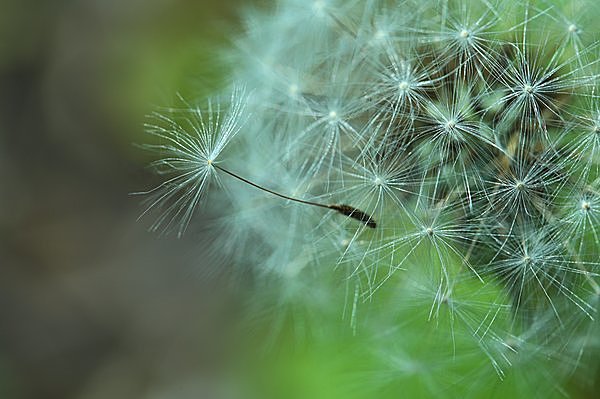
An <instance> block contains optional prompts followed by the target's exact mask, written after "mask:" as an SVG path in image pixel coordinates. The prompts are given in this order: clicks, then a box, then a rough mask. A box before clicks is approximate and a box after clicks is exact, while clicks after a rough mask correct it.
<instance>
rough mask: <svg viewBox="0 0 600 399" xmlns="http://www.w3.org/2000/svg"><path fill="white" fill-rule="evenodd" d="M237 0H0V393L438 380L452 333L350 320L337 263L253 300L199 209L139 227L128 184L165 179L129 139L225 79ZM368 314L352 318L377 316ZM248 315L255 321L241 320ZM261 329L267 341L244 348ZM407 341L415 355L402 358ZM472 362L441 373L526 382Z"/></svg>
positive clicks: (195, 390) (236, 393)
mask: <svg viewBox="0 0 600 399" xmlns="http://www.w3.org/2000/svg"><path fill="white" fill-rule="evenodd" d="M248 4H249V2H248V1H245V2H244V1H242V0H220V1H219V0H126V1H123V0H121V1H118V0H48V1H35V0H0V39H1V40H0V87H1V90H0V98H1V106H0V182H1V185H0V399H4V398H10V399H13V398H15V399H30V398H31V399H38V398H43V399H53V398H57V399H58V398H61V399H71V398H77V399H99V398H103V399H104V398H116V399H121V398H123V399H136V398H150V399H155V398H168V399H187V398H195V399H236V398H241V399H249V398H254V397H256V398H260V399H263V398H264V397H266V396H268V397H270V398H274V399H287V398H298V399H305V398H324V399H333V398H338V397H342V398H345V399H348V398H353V397H356V398H370V397H372V395H371V394H370V393H369V392H368V389H367V385H370V386H375V387H376V386H377V385H378V384H380V383H381V385H382V386H387V387H388V388H387V390H386V391H381V392H379V393H380V395H379V396H378V397H393V398H396V397H401V396H398V395H399V394H404V395H406V396H407V397H408V396H410V397H425V396H423V395H426V394H425V392H429V393H430V395H432V394H431V391H428V390H427V389H425V388H429V387H430V386H436V385H437V384H439V385H440V386H442V385H443V384H442V382H445V381H442V382H440V381H437V380H435V381H429V380H427V378H428V375H429V372H430V371H432V375H434V374H433V372H436V371H437V372H438V375H439V374H440V371H439V370H429V369H428V367H429V366H428V364H430V363H428V358H436V359H437V358H446V357H448V356H446V354H444V352H439V353H433V352H434V351H435V349H432V348H431V346H432V345H430V344H432V343H433V344H436V345H433V346H434V347H435V346H440V347H442V349H445V350H449V346H447V345H446V343H445V342H439V343H437V342H435V339H433V338H431V339H428V338H427V337H428V336H427V335H426V334H424V333H423V334H422V333H421V331H420V330H419V328H418V327H417V328H416V330H417V331H418V334H416V335H415V336H410V335H407V332H405V331H404V330H403V328H404V327H405V325H406V323H407V321H406V320H391V321H388V322H387V324H393V325H394V327H395V328H396V329H397V331H396V330H395V331H394V333H393V334H392V333H389V334H390V337H391V338H386V337H384V339H381V337H377V336H370V335H369V334H368V333H363V334H362V335H361V334H358V336H355V335H353V331H352V328H351V327H350V324H349V322H348V320H345V319H343V318H342V317H341V313H342V311H343V307H344V302H345V297H344V289H345V288H344V286H343V285H344V282H342V281H340V280H339V275H336V276H329V277H328V278H331V281H329V282H327V283H325V284H323V287H324V288H325V291H326V292H317V290H316V288H315V287H314V286H313V285H312V284H311V280H310V279H307V280H306V281H304V282H303V281H300V279H299V282H298V287H296V288H297V292H284V295H279V296H278V295H277V293H276V292H269V293H267V294H265V296H264V297H263V298H259V299H256V298H253V300H256V303H255V304H254V305H256V306H255V311H254V313H252V312H253V310H252V307H248V306H247V303H245V302H246V299H247V297H245V293H240V292H239V290H240V285H237V286H232V285H231V284H230V279H229V278H228V277H229V276H228V268H227V265H223V264H220V262H222V260H221V261H219V258H213V257H209V256H208V255H207V254H209V253H210V245H211V244H210V243H211V237H209V236H207V235H206V233H203V230H204V227H205V226H202V223H196V224H194V225H193V226H192V228H191V229H190V231H188V232H187V234H186V235H185V237H184V238H182V239H176V238H174V237H173V236H159V235H158V234H154V233H149V232H147V228H148V226H149V225H150V224H151V223H152V217H149V218H147V219H142V220H141V221H139V222H138V221H136V219H137V217H138V215H139V214H140V213H141V211H142V210H143V208H142V206H141V205H140V201H141V199H140V198H139V197H132V196H130V195H129V193H130V192H133V191H139V190H144V189H148V188H150V187H153V186H155V185H156V184H158V183H159V182H160V180H161V178H160V177H157V176H155V175H154V174H153V173H152V172H151V171H149V170H148V169H146V167H145V166H146V164H147V163H148V161H149V160H150V158H149V155H148V154H146V153H144V152H143V151H142V150H140V149H138V148H136V147H135V146H134V145H132V144H133V143H143V142H145V141H147V137H146V135H145V134H144V129H143V123H144V121H145V115H147V114H148V113H150V112H152V110H153V109H154V108H155V106H160V105H171V104H173V103H174V101H173V99H174V96H175V93H177V92H180V93H181V94H182V95H183V96H184V97H185V98H187V99H194V98H202V97H204V96H206V95H208V94H209V93H211V92H213V91H215V90H216V89H217V88H218V87H219V86H220V85H221V84H222V83H223V80H224V74H223V72H224V68H223V65H222V64H221V63H220V62H219V61H218V58H217V56H216V54H217V53H219V51H221V50H222V49H223V48H224V47H227V46H232V45H233V44H232V42H231V38H232V37H235V34H236V32H240V31H241V23H240V21H239V19H238V18H239V15H240V13H239V7H241V6H248ZM273 40H278V38H273ZM323 274H327V273H323ZM272 283H273V282H272ZM303 284H304V285H303ZM265 285H268V284H265ZM276 285H277V281H275V282H274V283H273V284H272V286H276ZM232 287H233V288H232ZM329 287H336V290H337V291H335V292H330V291H329V290H328V288H329ZM257 291H260V287H258V289H257ZM265 291H267V290H265ZM332 291H334V290H332ZM286 296H288V297H289V298H287V300H288V301H289V302H288V303H283V304H282V303H278V302H277V300H278V299H280V298H282V297H286ZM285 300H286V299H284V300H282V302H285ZM323 303H325V305H323ZM286 306H287V307H286ZM296 306H297V307H296ZM379 313H381V315H379V316H377V315H378V314H379ZM265 315H266V316H265ZM416 316H419V317H420V316H422V315H420V314H417V315H416ZM370 317H371V319H372V320H369V315H368V313H367V312H365V313H364V314H361V315H360V320H365V325H366V324H369V323H371V324H372V323H376V322H378V321H380V320H378V319H377V317H380V318H385V317H386V313H385V312H377V307H376V306H375V310H374V311H373V313H372V314H371V315H370ZM248 318H249V319H253V318H255V320H254V321H255V323H254V325H253V323H252V322H250V323H248V324H246V326H247V325H253V327H254V329H252V330H250V329H248V330H242V331H240V330H239V327H240V326H241V325H242V328H244V327H243V324H240V323H239V320H240V319H248ZM305 319H306V320H305ZM420 320H421V322H422V323H423V324H427V323H426V322H425V319H424V318H421V319H420ZM383 324H384V323H382V325H383ZM430 324H431V323H430ZM273 325H275V326H278V327H277V328H279V330H278V329H277V328H272V327H273ZM290 326H291V327H290ZM298 326H300V327H303V328H306V329H307V330H310V329H311V328H313V329H314V330H313V331H311V332H310V333H306V334H305V332H304V331H300V332H298V330H302V328H299V327H298ZM292 327H293V328H292ZM413 327H414V326H413ZM430 327H431V326H430ZM294 328H295V329H294ZM406 330H407V331H408V330H409V329H408V328H407V329H406ZM413 330H415V328H413ZM236 331H237V332H236ZM423 331H425V328H423ZM239 332H241V333H242V335H246V336H245V337H243V339H242V335H240V334H239ZM442 333H443V331H442ZM303 334H305V335H306V336H312V337H313V338H310V337H309V338H307V339H306V340H304V341H302V340H298V339H297V338H298V336H303ZM394 334H396V335H394ZM270 336H275V338H274V339H273V340H272V341H277V342H275V343H273V345H272V348H271V349H272V350H273V351H272V352H271V353H268V350H267V351H266V352H267V353H268V354H267V355H265V356H264V357H262V358H258V357H254V354H255V353H258V352H259V351H256V352H255V351H254V349H255V347H257V348H258V347H259V346H260V344H261V343H264V342H263V341H267V343H269V342H270V341H269V337H270ZM396 336H397V337H400V339H395V338H394V337H396ZM265 337H266V338H267V339H263V338H265ZM315 337H316V338H315ZM424 337H426V338H424ZM379 341H381V342H384V343H386V344H387V343H389V342H392V343H393V345H392V346H390V347H388V346H385V345H381V342H379ZM415 343H417V344H420V345H421V346H418V345H414V344H415ZM423 344H425V345H424V346H423ZM444 345H446V347H444ZM267 346H268V345H267ZM374 348H375V349H374ZM260 349H261V350H262V349H263V348H260ZM399 349H401V350H399ZM404 349H406V351H407V352H409V353H412V352H414V356H415V359H418V360H419V361H415V363H414V364H409V365H401V364H395V363H394V361H395V357H394V356H393V354H394V353H395V352H394V351H396V352H398V351H399V352H402V351H403V350H404ZM388 351H389V353H388ZM263 354H264V352H263ZM382 357H383V358H386V359H387V358H388V357H389V360H387V361H382V360H381V358H382ZM447 363H448V365H450V366H449V367H448V370H450V369H451V368H452V364H453V362H451V361H450V362H447ZM431 364H438V363H437V362H431ZM443 364H444V365H446V364H445V363H443ZM467 365H468V366H469V372H464V370H462V369H460V367H458V371H457V370H454V372H449V371H446V370H442V371H441V374H443V375H444V376H446V377H445V378H448V380H450V381H448V384H447V385H448V386H449V385H450V384H454V385H455V386H461V387H462V389H463V391H468V390H469V389H470V385H469V384H473V383H475V385H476V386H477V387H476V389H475V390H476V392H479V393H482V394H483V395H485V396H484V397H491V396H493V397H496V398H503V397H515V394H514V392H519V389H520V387H519V386H518V385H514V386H511V387H510V388H507V384H504V386H501V384H500V382H499V379H498V378H497V376H496V375H495V374H494V373H493V372H491V373H489V374H490V375H489V379H487V380H481V381H480V380H477V379H470V380H469V373H474V371H473V370H475V371H477V366H473V365H472V364H470V363H468V364H467ZM409 366H410V367H409ZM419 367H421V368H422V369H419ZM438 367H439V366H438ZM486 367H488V368H491V367H490V366H489V364H487V363H486ZM235 370H237V375H236V372H235ZM240 372H241V373H243V374H245V375H244V376H243V377H241V378H240ZM420 374H422V375H423V376H425V377H423V376H421V377H420V378H421V380H419V377H418V376H419V375H420ZM475 374H476V373H475ZM524 379H525V378H524ZM365 382H367V383H368V384H366V383H365ZM244 384H246V387H247V386H248V385H254V386H256V387H258V388H257V390H260V391H262V393H263V395H262V396H261V395H256V396H252V395H251V394H250V393H249V391H248V390H245V389H244V387H243V386H242V385H244ZM578 384H579V382H575V383H574V384H572V386H571V387H570V390H571V391H572V392H571V393H572V394H574V396H575V397H581V398H587V397H590V398H591V397H593V395H594V391H595V390H596V388H595V387H597V384H596V385H593V383H592V384H591V385H589V386H585V387H584V388H581V389H580V388H579V387H578ZM498 387H500V388H498ZM503 389H504V390H503ZM511 389H512V390H513V393H512V394H511V395H512V396H506V395H507V394H505V393H504V392H511ZM528 389H530V390H535V389H537V387H536V386H535V385H534V384H532V385H531V386H528ZM463 391H461V390H456V392H455V393H454V394H453V395H454V396H453V395H451V394H450V392H448V391H440V392H439V394H437V395H433V396H432V397H461V395H462V393H461V392H463ZM363 392H364V393H363ZM530 392H531V391H530ZM475 396H476V397H477V395H475Z"/></svg>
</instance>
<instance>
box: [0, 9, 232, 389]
mask: <svg viewBox="0 0 600 399" xmlns="http://www.w3.org/2000/svg"><path fill="white" fill-rule="evenodd" d="M237 6H238V4H236V2H235V1H233V0H218V1H214V0H202V1H197V0H189V1H186V0H127V1H122V0H51V1H39V0H0V10H1V11H0V88H1V89H0V398H11V399H13V398H14V399H29V398H31V399H34V398H35V399H40V398H44V399H52V398H57V399H58V398H61V399H68V398H81V399H91V398H117V399H118V398H129V399H134V398H220V397H231V396H232V394H231V392H228V393H224V392H223V391H224V390H231V389H232V386H231V384H230V383H227V382H223V381H222V380H223V378H224V377H223V374H224V373H223V372H222V369H223V368H222V367H221V365H222V364H224V363H226V362H227V359H228V356H229V352H230V351H229V350H228V347H229V346H230V344H231V338H230V336H229V335H228V333H227V332H228V331H230V330H231V329H230V326H231V321H232V319H234V318H235V314H236V309H237V303H238V302H237V300H236V298H235V296H234V295H233V293H232V291H231V290H227V289H224V288H223V285H222V284H221V281H224V280H225V278H224V277H223V276H222V275H220V274H215V273H211V274H210V275H208V274H207V273H206V270H208V269H214V268H215V267H216V265H210V264H207V260H206V257H205V256H203V249H202V248H203V245H202V242H203V240H204V238H205V237H204V236H203V235H202V234H201V233H199V232H194V231H191V232H190V234H188V235H186V237H185V238H183V239H176V238H174V237H170V236H166V237H159V236H158V235H157V234H153V233H149V232H148V231H147V228H148V226H149V224H150V223H151V220H149V219H148V220H146V219H143V220H141V221H139V222H138V221H136V219H137V217H138V215H139V214H140V213H141V211H142V209H143V208H142V207H141V205H140V201H141V199H140V198H139V197H132V196H130V195H129V193H130V192H133V191H139V190H144V189H148V188H150V187H152V186H153V185H155V184H156V183H157V182H158V180H157V178H156V177H155V176H153V174H152V173H151V171H149V170H147V169H146V168H145V165H146V163H147V161H148V158H147V157H148V154H145V153H144V152H143V151H142V150H140V149H138V148H136V147H135V146H134V145H133V143H136V142H137V143H140V142H144V140H145V137H144V132H143V130H144V129H143V122H144V116H145V115H146V114H148V113H149V112H151V110H152V109H153V107H155V106H157V105H164V104H168V103H169V101H170V99H171V98H172V97H173V95H174V93H175V92H177V91H179V92H183V94H184V95H186V94H187V93H186V91H189V92H190V93H195V95H198V96H202V95H203V93H208V92H210V91H212V90H214V88H215V87H218V85H219V81H220V74H221V73H222V71H221V70H220V69H219V68H217V67H216V66H215V63H214V60H215V59H214V56H213V51H214V49H215V48H218V47H219V46H225V45H231V43H229V42H228V40H229V39H228V38H229V37H231V36H232V34H233V32H235V30H236V29H239V23H238V21H237V20H236V15H237V13H236V7H237ZM198 230H201V228H199V229H198Z"/></svg>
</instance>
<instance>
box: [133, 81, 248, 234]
mask: <svg viewBox="0 0 600 399" xmlns="http://www.w3.org/2000/svg"><path fill="white" fill-rule="evenodd" d="M181 100H182V101H183V102H184V104H185V105H186V107H185V108H183V109H175V110H171V112H170V113H169V115H163V114H161V113H158V112H157V113H154V114H153V115H152V118H153V119H154V120H155V122H154V123H147V124H146V129H147V131H148V133H150V134H151V135H153V136H155V137H157V138H158V139H159V140H160V141H162V143H161V144H146V145H143V146H142V147H143V148H145V149H148V150H151V151H153V152H157V153H159V154H160V155H161V156H162V158H161V159H159V160H157V161H155V162H153V163H152V166H154V167H155V168H156V169H157V170H158V172H159V173H160V174H166V175H169V176H171V177H170V178H169V179H168V180H166V181H164V182H163V183H161V184H160V185H159V186H157V187H155V188H154V189H152V190H149V191H145V192H139V193H135V194H150V195H151V197H150V198H149V199H148V200H147V202H148V203H149V205H148V207H147V209H146V211H144V213H142V215H141V216H140V217H142V216H144V215H145V214H146V213H148V212H149V211H150V210H153V209H154V208H160V209H161V213H160V215H159V217H158V219H157V220H156V221H155V222H154V223H153V224H152V226H151V230H162V231H165V232H167V231H170V230H176V231H177V235H178V236H181V235H183V233H184V232H185V230H186V228H187V227H188V224H189V223H190V220H191V219H192V216H193V215H194V212H195V210H196V208H197V206H198V204H199V203H200V202H201V201H202V200H203V199H204V197H205V195H206V192H207V190H208V189H209V186H210V185H211V184H212V183H216V184H219V180H218V176H217V175H216V174H215V166H216V163H217V162H218V160H219V158H220V155H221V153H222V152H223V150H224V149H225V148H226V147H227V145H228V144H229V143H230V142H231V140H232V139H233V138H234V137H235V136H236V135H237V134H238V133H239V132H240V130H241V129H242V126H243V125H244V122H245V119H246V118H247V116H246V115H245V106H246V101H247V97H246V94H245V91H244V89H243V88H242V87H236V88H235V89H234V90H233V91H232V94H231V104H230V106H229V109H228V110H227V112H225V113H224V114H223V113H222V112H221V106H220V105H219V104H217V105H216V107H214V106H213V102H212V101H211V100H209V101H208V105H207V110H206V111H202V110H201V109H200V108H197V107H190V106H189V105H188V104H187V103H186V102H185V100H183V99H181Z"/></svg>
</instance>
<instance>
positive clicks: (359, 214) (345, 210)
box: [329, 204, 377, 229]
mask: <svg viewBox="0 0 600 399" xmlns="http://www.w3.org/2000/svg"><path fill="white" fill-rule="evenodd" d="M329 209H333V210H335V211H338V212H339V213H341V214H342V215H346V216H349V217H351V218H352V219H356V220H358V221H360V222H362V223H364V224H365V225H366V226H367V227H370V228H372V229H374V228H376V227H377V222H375V219H373V218H372V217H371V215H369V214H367V213H365V212H363V211H361V210H360V209H356V208H355V207H353V206H350V205H344V204H339V205H338V204H334V205H329Z"/></svg>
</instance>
